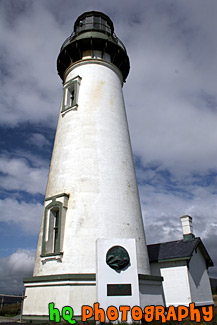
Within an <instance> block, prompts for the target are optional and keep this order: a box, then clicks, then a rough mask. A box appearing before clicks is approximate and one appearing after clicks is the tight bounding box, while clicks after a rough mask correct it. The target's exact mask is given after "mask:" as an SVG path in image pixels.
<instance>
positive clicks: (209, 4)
mask: <svg viewBox="0 0 217 325" xmlns="http://www.w3.org/2000/svg"><path fill="white" fill-rule="evenodd" d="M88 10H98V11H103V12H104V13H106V14H107V15H109V17H110V18H111V19H112V20H113V22H114V26H115V32H116V34H117V35H118V37H119V38H120V39H121V40H122V41H123V43H124V44H125V46H126V48H127V51H128V54H129V58H130V63H131V70H130V74H129V76H128V78H127V81H126V84H125V85H124V97H125V104H126V111H127V116H128V122H129V128H130V134H131V142H132V147H133V153H134V157H135V164H136V172H137V179H138V184H139V193H140V199H141V205H142V212H143V218H144V223H145V231H146V237H147V242H148V243H155V242H161V241H169V240H176V239H181V238H182V229H181V222H180V216H181V215H183V214H189V215H191V216H192V217H193V227H194V233H195V235H196V236H200V237H201V239H202V240H203V242H204V244H205V246H206V248H207V250H208V252H209V254H210V256H211V257H212V259H213V261H214V263H215V264H216V265H217V250H216V246H217V245H216V244H217V217H216V215H217V206H216V205H217V202H216V188H217V187H216V185H217V184H216V183H217V149H216V143H217V128H216V121H217V91H216V84H217V60H216V58H217V43H216V36H215V32H214V31H216V30H217V21H216V14H217V3H216V1H215V0H208V1H204V0H191V1H187V0H182V1H181V0H179V1H169V0H164V1H160V0H152V1H148V0H143V1H142V0H141V1H130V0H120V1H119V2H118V3H117V1H114V0H111V1H109V2H108V1H98V0H95V1H93V0H88V1H87V0H82V1H78V0H70V1H68V0H61V1H60V0H55V1H52V0H46V1H45V0H37V1H31V0H24V1H23V0H16V1H12V0H1V1H0V15H1V17H0V34H1V52H0V55H1V60H0V78H1V96H0V110H1V115H0V116H1V117H0V207H1V215H0V279H1V280H0V293H8V292H10V293H17V292H20V291H21V290H22V277H23V276H27V275H32V270H33V264H34V254H35V250H36V245H37V238H38V232H39V227H40V222H41V215H42V207H43V199H44V194H45V189H46V182H47V175H48V170H49V163H50V158H51V153H52V146H53V139H54V135H55V128H56V123H57V118H58V112H59V107H60V102H61V96H62V84H61V80H60V78H59V77H58V75H57V71H56V59H57V56H58V53H59V50H60V47H61V45H62V43H63V41H64V40H65V39H66V38H67V37H68V36H69V35H70V34H71V32H72V30H73V24H74V21H75V20H76V18H77V17H78V16H79V15H80V14H82V13H83V12H84V11H88ZM210 274H211V276H214V277H217V267H216V266H215V267H213V268H210Z"/></svg>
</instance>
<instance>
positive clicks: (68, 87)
mask: <svg viewBox="0 0 217 325" xmlns="http://www.w3.org/2000/svg"><path fill="white" fill-rule="evenodd" d="M80 80H81V77H79V76H77V77H75V78H73V79H71V80H70V81H68V82H67V83H66V84H65V85H64V89H63V103H62V113H65V112H66V111H68V110H71V109H72V110H73V109H74V110H76V109H77V107H78V88H79V85H80Z"/></svg>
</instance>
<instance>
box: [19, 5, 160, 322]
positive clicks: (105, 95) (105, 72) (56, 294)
mask: <svg viewBox="0 0 217 325" xmlns="http://www.w3.org/2000/svg"><path fill="white" fill-rule="evenodd" d="M57 70H58V73H59V76H60V77H61V79H62V80H63V98H62V103H61V108H60V113H59V120H58V125H57V130H56V137H55V142H54V148H53V154H52V160H51V165H50V172H49V177H48V183H47V190H46V194H45V200H44V211H43V217H42V224H41V229H40V234H39V240H38V247H37V253H36V260H35V267H34V274H33V277H31V278H25V280H24V283H25V287H26V296H27V298H26V299H25V302H24V311H23V317H24V319H38V318H39V317H40V318H44V319H46V317H48V304H49V303H50V302H54V303H55V307H57V308H59V309H60V310H61V308H62V307H63V306H72V307H73V309H74V314H75V316H77V317H79V316H80V315H81V306H82V305H93V303H95V302H96V301H98V302H99V303H102V304H104V305H106V304H109V303H111V304H119V302H122V305H123V304H125V303H126V301H125V300H124V299H128V301H130V304H134V305H135V304H139V305H141V306H142V305H144V304H147V305H148V304H149V305H150V304H153V301H151V300H150V299H151V298H150V297H155V298H156V297H158V298H156V299H157V300H156V303H161V304H162V300H161V299H162V297H161V293H160V291H161V280H162V279H161V278H160V277H153V276H151V275H150V267H149V259H148V254H147V248H146V242H145V234H144V226H143V221H142V215H141V208H140V201H139V195H138V188H137V181H136V176H135V170H134V162H133V155H132V150H131V144H130V137H129V131H128V125H127V118H126V112H125V107H124V99H123V94H122V86H123V82H124V81H125V80H126V78H127V75H128V72H129V58H128V55H127V52H126V49H125V47H124V45H123V44H122V42H121V41H120V40H119V39H118V38H117V36H116V35H115V34H114V27H113V23H112V21H111V20H110V18H109V17H108V16H106V15H105V14H103V13H101V12H95V11H92V12H86V13H84V14H82V15H81V16H79V17H78V19H77V20H76V22H75V24H74V32H73V33H72V35H71V36H70V37H69V38H67V40H66V41H65V42H64V43H63V45H62V47H61V50H60V54H59V56H58V59H57ZM101 274H104V276H101ZM127 274H128V275H127ZM132 275H134V276H135V279H134V280H132V279H131V278H132ZM102 278H103V279H102ZM134 282H135V283H134ZM115 285H119V289H120V294H118V293H117V287H115ZM134 285H135V286H137V288H136V289H135V290H134V289H133V286H134ZM153 286H154V289H153V290H152V289H151V288H152V287H153ZM104 287H105V290H104ZM102 288H103V289H102ZM145 288H146V289H147V288H148V289H147V290H146V289H145ZM135 292H137V294H136V296H135ZM149 296H150V297H149ZM126 297H128V298H126ZM148 297H149V298H148ZM146 298H147V299H146ZM100 299H101V300H100ZM109 299H110V300H109ZM112 299H113V300H112ZM129 299H131V300H129Z"/></svg>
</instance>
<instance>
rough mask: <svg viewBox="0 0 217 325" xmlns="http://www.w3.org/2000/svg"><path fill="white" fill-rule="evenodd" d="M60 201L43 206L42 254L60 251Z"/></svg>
mask: <svg viewBox="0 0 217 325" xmlns="http://www.w3.org/2000/svg"><path fill="white" fill-rule="evenodd" d="M61 216H62V204H61V202H53V203H51V205H48V206H47V207H46V208H45V215H44V232H43V244H42V255H45V254H59V253H60V235H61Z"/></svg>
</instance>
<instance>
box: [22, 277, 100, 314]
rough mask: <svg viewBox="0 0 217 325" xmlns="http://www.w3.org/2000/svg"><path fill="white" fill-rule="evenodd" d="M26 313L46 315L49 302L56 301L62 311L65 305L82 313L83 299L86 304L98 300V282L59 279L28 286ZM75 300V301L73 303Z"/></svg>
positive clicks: (76, 312)
mask: <svg viewBox="0 0 217 325" xmlns="http://www.w3.org/2000/svg"><path fill="white" fill-rule="evenodd" d="M25 295H26V296H27V299H25V300H24V312H23V314H24V315H38V316H46V315H48V314H49V311H48V304H49V303H51V302H54V304H55V306H54V307H55V308H58V309H59V311H60V313H61V310H62V308H63V307H64V306H71V307H72V308H73V310H74V315H77V316H80V315H81V306H82V305H81V301H82V302H83V304H84V305H90V306H92V305H93V301H94V302H95V301H96V283H95V285H93V283H91V284H90V283H89V284H88V283H87V282H86V283H85V282H84V283H82V284H81V283H79V282H78V281H61V282H60V281H58V283H57V282H48V283H46V286H45V283H37V284H32V285H27V286H26V292H25ZM72 302H73V303H72Z"/></svg>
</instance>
